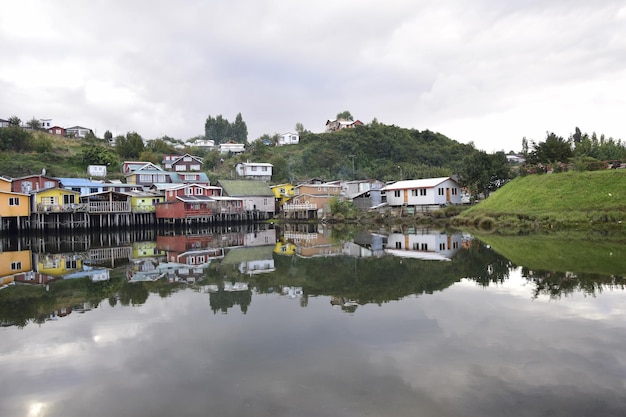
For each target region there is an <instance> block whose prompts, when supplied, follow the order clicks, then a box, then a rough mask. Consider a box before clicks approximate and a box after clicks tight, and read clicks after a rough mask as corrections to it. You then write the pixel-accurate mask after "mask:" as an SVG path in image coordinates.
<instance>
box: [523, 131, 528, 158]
mask: <svg viewBox="0 0 626 417" xmlns="http://www.w3.org/2000/svg"><path fill="white" fill-rule="evenodd" d="M522 155H524V157H526V156H528V139H526V136H524V137H523V138H522Z"/></svg>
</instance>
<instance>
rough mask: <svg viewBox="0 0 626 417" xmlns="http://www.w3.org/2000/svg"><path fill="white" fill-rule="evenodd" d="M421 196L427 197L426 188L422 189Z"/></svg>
mask: <svg viewBox="0 0 626 417" xmlns="http://www.w3.org/2000/svg"><path fill="white" fill-rule="evenodd" d="M420 195H421V196H425V195H426V188H420Z"/></svg>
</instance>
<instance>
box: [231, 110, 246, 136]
mask: <svg viewBox="0 0 626 417" xmlns="http://www.w3.org/2000/svg"><path fill="white" fill-rule="evenodd" d="M231 133H232V137H233V140H234V141H235V142H237V143H247V142H248V126H246V122H244V121H243V117H241V113H237V116H236V117H235V121H234V122H233V124H232V125H231Z"/></svg>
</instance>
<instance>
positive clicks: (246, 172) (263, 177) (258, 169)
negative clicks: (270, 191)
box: [235, 162, 274, 181]
mask: <svg viewBox="0 0 626 417" xmlns="http://www.w3.org/2000/svg"><path fill="white" fill-rule="evenodd" d="M273 167H274V166H273V165H272V164H268V163H264V162H240V163H238V164H237V165H235V171H236V172H237V175H238V176H239V177H240V178H244V179H248V180H260V181H270V180H271V179H272V168H273Z"/></svg>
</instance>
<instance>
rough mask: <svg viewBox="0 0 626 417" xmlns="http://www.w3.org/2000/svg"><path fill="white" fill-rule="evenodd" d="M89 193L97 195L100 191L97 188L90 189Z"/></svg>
mask: <svg viewBox="0 0 626 417" xmlns="http://www.w3.org/2000/svg"><path fill="white" fill-rule="evenodd" d="M89 192H90V193H97V192H98V189H97V188H90V189H89Z"/></svg>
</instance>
